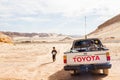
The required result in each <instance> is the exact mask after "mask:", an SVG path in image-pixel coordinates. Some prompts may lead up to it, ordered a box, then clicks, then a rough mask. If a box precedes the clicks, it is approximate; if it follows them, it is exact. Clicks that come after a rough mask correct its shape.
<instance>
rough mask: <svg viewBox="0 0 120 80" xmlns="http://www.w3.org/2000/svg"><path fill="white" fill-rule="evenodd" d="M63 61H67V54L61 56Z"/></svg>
mask: <svg viewBox="0 0 120 80" xmlns="http://www.w3.org/2000/svg"><path fill="white" fill-rule="evenodd" d="M63 61H64V63H67V56H66V55H64V56H63Z"/></svg>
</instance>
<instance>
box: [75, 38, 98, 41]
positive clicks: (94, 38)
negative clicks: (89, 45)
mask: <svg viewBox="0 0 120 80" xmlns="http://www.w3.org/2000/svg"><path fill="white" fill-rule="evenodd" d="M82 40H100V39H99V38H87V39H77V40H75V41H82Z"/></svg>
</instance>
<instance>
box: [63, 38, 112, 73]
mask: <svg viewBox="0 0 120 80" xmlns="http://www.w3.org/2000/svg"><path fill="white" fill-rule="evenodd" d="M63 61H64V64H65V66H64V70H66V71H74V74H76V73H77V72H83V71H93V72H100V71H101V70H102V73H103V74H105V75H108V69H110V68H111V64H110V53H109V50H108V49H107V48H105V47H104V46H103V45H102V43H101V41H100V40H99V39H98V38H92V39H80V40H75V41H74V42H73V45H72V48H71V49H70V51H68V52H65V53H64V57H63Z"/></svg>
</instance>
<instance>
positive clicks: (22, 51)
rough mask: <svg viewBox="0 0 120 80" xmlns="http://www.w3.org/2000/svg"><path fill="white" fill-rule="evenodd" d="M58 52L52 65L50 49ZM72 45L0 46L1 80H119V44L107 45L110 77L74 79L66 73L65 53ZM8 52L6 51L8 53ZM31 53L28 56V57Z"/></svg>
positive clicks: (87, 75)
mask: <svg viewBox="0 0 120 80" xmlns="http://www.w3.org/2000/svg"><path fill="white" fill-rule="evenodd" d="M53 46H56V48H57V50H58V54H57V60H56V62H54V63H53V62H52V59H51V54H50V52H51V49H52V47H53ZM70 46H71V45H70V44H63V43H62V44H61V43H60V44H58V43H57V44H56V43H55V44H53V43H52V44H28V45H26V44H25V45H23V44H22V45H20V44H19V45H16V46H12V47H11V46H0V48H1V50H0V69H1V70H0V80H119V79H120V50H119V49H120V43H107V44H106V46H107V47H108V48H109V49H110V52H111V56H112V61H111V63H112V68H111V69H110V73H109V75H108V76H105V75H101V74H93V73H81V74H79V75H77V76H71V75H70V73H69V72H67V71H64V70H63V66H64V64H63V57H62V56H63V52H64V51H66V50H68V49H69V48H70ZM5 49H6V50H5ZM18 53H19V55H18ZM28 53H29V54H28Z"/></svg>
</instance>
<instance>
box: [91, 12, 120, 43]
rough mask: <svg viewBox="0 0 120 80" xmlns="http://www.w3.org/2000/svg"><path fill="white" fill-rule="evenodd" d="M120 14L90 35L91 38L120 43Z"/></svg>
mask: <svg viewBox="0 0 120 80" xmlns="http://www.w3.org/2000/svg"><path fill="white" fill-rule="evenodd" d="M119 34H120V14H119V15H117V16H115V17H113V18H112V19H109V20H108V21H106V22H104V23H103V24H101V25H100V26H98V28H97V29H96V30H95V31H93V32H92V33H90V34H89V37H97V38H101V39H102V40H104V41H116V42H118V41H120V35H119Z"/></svg>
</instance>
